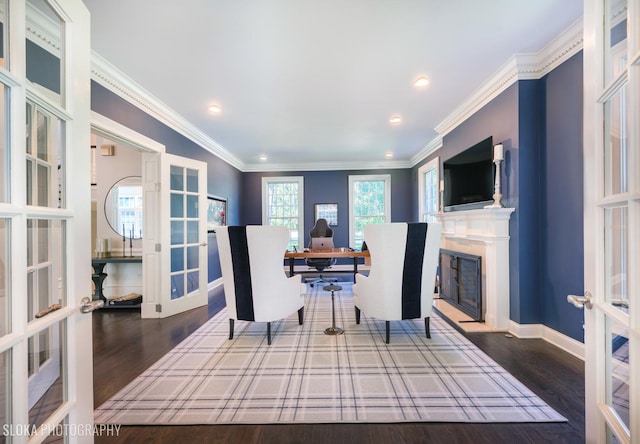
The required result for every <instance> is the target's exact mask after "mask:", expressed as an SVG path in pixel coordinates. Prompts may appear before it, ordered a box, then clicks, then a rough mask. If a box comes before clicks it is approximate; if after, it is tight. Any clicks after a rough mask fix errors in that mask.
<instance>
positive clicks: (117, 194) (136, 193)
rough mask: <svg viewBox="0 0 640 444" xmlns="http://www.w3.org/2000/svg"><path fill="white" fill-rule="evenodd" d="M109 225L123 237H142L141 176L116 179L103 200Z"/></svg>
mask: <svg viewBox="0 0 640 444" xmlns="http://www.w3.org/2000/svg"><path fill="white" fill-rule="evenodd" d="M104 214H105V216H106V218H107V222H109V226H111V228H112V229H113V231H115V232H116V233H118V234H119V235H120V236H122V237H123V238H127V239H129V238H132V239H142V177H140V176H129V177H125V178H123V179H120V180H119V181H117V182H116V183H115V184H113V186H112V187H111V189H110V190H109V192H108V193H107V197H106V198H105V200H104Z"/></svg>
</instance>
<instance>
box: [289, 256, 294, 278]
mask: <svg viewBox="0 0 640 444" xmlns="http://www.w3.org/2000/svg"><path fill="white" fill-rule="evenodd" d="M293 262H294V259H293V258H292V257H290V258H289V277H291V276H293Z"/></svg>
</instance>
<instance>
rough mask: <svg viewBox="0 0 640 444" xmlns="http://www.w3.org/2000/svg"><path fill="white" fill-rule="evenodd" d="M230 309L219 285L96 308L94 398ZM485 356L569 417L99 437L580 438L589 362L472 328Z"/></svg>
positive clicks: (177, 429) (154, 429) (216, 428)
mask: <svg viewBox="0 0 640 444" xmlns="http://www.w3.org/2000/svg"><path fill="white" fill-rule="evenodd" d="M222 307H224V295H223V293H222V291H221V289H219V290H216V291H212V292H211V293H210V294H209V305H208V306H207V307H201V308H198V309H195V310H191V311H189V312H187V313H182V314H179V315H176V316H172V317H170V318H167V319H140V312H139V311H138V310H130V309H118V310H115V309H112V310H109V309H105V310H99V311H96V312H94V314H93V338H94V342H93V347H94V356H93V369H94V373H93V375H94V404H95V406H96V407H97V406H99V405H100V404H102V403H103V402H105V401H106V400H108V399H109V398H110V397H111V396H113V395H115V394H116V393H117V392H118V391H119V390H120V389H122V388H123V387H124V386H126V385H127V384H128V383H129V382H131V381H132V380H134V379H135V378H136V377H137V376H138V375H140V374H141V373H142V372H143V371H144V370H146V369H147V368H148V367H150V366H151V365H152V364H153V363H154V362H156V361H157V360H158V359H160V358H161V357H162V356H164V355H165V354H166V353H167V352H169V351H170V350H171V349H172V348H173V347H175V346H176V345H177V344H179V343H180V342H181V341H182V340H183V339H185V338H186V337H187V336H189V334H191V333H192V332H193V331H195V330H196V329H197V328H198V327H200V326H201V325H202V324H204V323H205V322H206V321H207V320H208V319H209V318H210V317H212V316H213V315H215V314H216V313H218V312H219V310H220V309H221V308H222ZM465 336H467V337H468V338H469V340H471V341H472V342H473V343H474V344H476V345H477V346H478V347H479V348H480V349H481V350H483V351H484V352H485V353H486V354H488V355H489V356H491V358H492V359H494V360H495V361H496V362H497V363H499V364H500V365H502V366H503V367H504V368H505V369H506V370H507V371H509V372H510V373H511V374H512V375H514V376H515V377H516V378H517V379H519V380H520V381H521V382H522V383H524V384H525V385H526V386H527V387H528V388H529V389H531V390H532V391H533V392H534V393H536V394H537V395H538V396H539V397H540V398H542V399H543V400H544V401H545V402H547V403H548V404H549V405H550V406H551V407H553V408H554V409H556V410H557V411H558V412H559V413H560V414H562V415H563V416H565V417H566V418H567V419H568V422H566V423H535V424H527V423H524V424H520V423H518V424H501V423H498V424H459V423H408V424H407V423H402V424H290V425H273V424H270V425H255V426H250V425H206V426H122V427H121V429H120V433H119V436H117V437H96V441H95V442H96V443H120V442H122V443H178V442H181V443H182V442H184V443H201V442H206V443H227V444H228V443H242V444H251V443H274V444H275V443H277V444H282V443H304V444H308V443H312V444H316V443H317V444H320V443H341V444H343V443H353V444H360V443H373V442H375V443H377V444H384V443H393V444H400V443H423V442H429V443H474V444H477V443H487V444H500V443H518V444H526V443H532V444H537V443H582V442H584V363H583V362H582V361H581V360H579V359H577V358H575V357H573V356H571V355H569V354H568V353H565V352H564V351H562V350H560V349H558V348H557V347H554V346H552V345H550V344H548V343H547V342H545V341H543V340H541V339H517V338H508V337H506V336H505V335H504V334H503V333H469V334H466V335H465Z"/></svg>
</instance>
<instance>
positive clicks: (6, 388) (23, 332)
mask: <svg viewBox="0 0 640 444" xmlns="http://www.w3.org/2000/svg"><path fill="white" fill-rule="evenodd" d="M0 20H1V24H2V27H1V35H0V39H1V42H0V52H1V54H0V96H1V97H0V99H1V100H0V424H2V425H3V427H2V430H1V431H0V432H1V434H2V438H3V440H5V441H8V442H27V441H29V442H42V441H44V440H47V439H48V438H49V436H48V435H50V434H52V433H53V434H57V435H60V434H61V433H62V434H64V436H66V438H67V439H68V440H69V441H70V442H79V441H82V440H85V441H91V437H90V436H87V435H86V434H83V436H81V435H80V434H78V433H75V434H74V433H68V431H69V430H70V428H69V427H70V426H72V425H83V426H84V427H85V428H88V429H89V430H90V427H91V425H92V424H93V375H92V365H91V361H92V354H93V352H92V341H91V331H92V330H91V315H90V314H83V313H81V311H80V306H81V299H82V298H83V297H86V296H90V292H91V288H90V282H91V281H90V279H89V278H88V277H89V276H90V273H91V269H90V266H91V262H90V259H91V251H90V248H89V247H88V245H90V242H89V239H90V201H91V196H90V177H89V168H88V166H89V149H88V148H89V145H90V138H89V133H90V129H89V106H90V77H89V75H90V47H89V40H90V39H89V13H88V11H87V9H86V8H85V6H84V5H83V4H82V2H81V1H80V0H65V1H64V2H62V1H58V0H26V1H25V0H0ZM76 430H77V428H76Z"/></svg>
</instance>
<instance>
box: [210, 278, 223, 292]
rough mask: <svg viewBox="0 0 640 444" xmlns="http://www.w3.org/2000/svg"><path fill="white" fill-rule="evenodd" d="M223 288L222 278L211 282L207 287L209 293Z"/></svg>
mask: <svg viewBox="0 0 640 444" xmlns="http://www.w3.org/2000/svg"><path fill="white" fill-rule="evenodd" d="M221 286H222V277H219V278H218V279H215V280H213V281H211V282H209V285H208V286H207V289H208V291H212V290H215V289H217V288H218V287H221Z"/></svg>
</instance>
